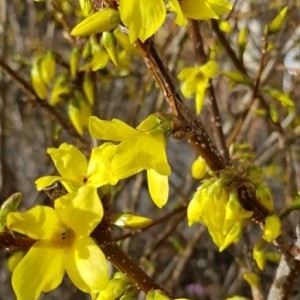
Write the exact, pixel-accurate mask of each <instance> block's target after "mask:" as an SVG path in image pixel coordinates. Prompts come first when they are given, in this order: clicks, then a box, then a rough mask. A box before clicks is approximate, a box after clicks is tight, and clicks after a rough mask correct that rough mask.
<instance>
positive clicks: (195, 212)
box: [187, 188, 209, 226]
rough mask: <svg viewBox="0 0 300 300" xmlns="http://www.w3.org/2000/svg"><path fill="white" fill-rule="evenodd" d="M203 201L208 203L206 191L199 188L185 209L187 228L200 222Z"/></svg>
mask: <svg viewBox="0 0 300 300" xmlns="http://www.w3.org/2000/svg"><path fill="white" fill-rule="evenodd" d="M205 201H209V199H208V197H207V194H206V190H205V189H201V188H200V189H199V190H197V191H196V192H195V194H194V195H193V198H192V200H191V202H190V203H189V206H188V208H187V218H188V222H189V226H192V225H193V224H194V223H195V222H201V221H202V218H201V217H202V213H203V203H204V202H205Z"/></svg>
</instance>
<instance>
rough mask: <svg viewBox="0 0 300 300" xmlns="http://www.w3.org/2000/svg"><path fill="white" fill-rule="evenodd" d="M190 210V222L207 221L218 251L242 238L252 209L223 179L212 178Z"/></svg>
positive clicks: (191, 204) (195, 197)
mask: <svg viewBox="0 0 300 300" xmlns="http://www.w3.org/2000/svg"><path fill="white" fill-rule="evenodd" d="M187 214H188V221H189V226H191V225H192V224H193V223H195V222H200V223H204V224H205V225H206V226H207V229H208V231H209V234H210V236H211V237H212V239H213V241H214V243H215V244H216V245H217V246H218V247H219V251H223V250H224V249H225V248H227V247H228V246H229V245H230V244H232V243H235V242H237V241H238V240H239V238H240V235H241V230H242V228H243V223H244V220H247V219H249V218H250V217H251V216H252V214H253V212H252V211H246V210H244V209H243V208H242V206H241V204H240V203H239V201H238V197H237V194H236V193H235V192H234V191H232V192H230V193H229V192H228V191H227V190H226V189H225V188H224V187H223V186H222V179H218V180H214V179H209V180H207V181H205V182H204V184H203V185H202V186H201V187H200V188H199V190H198V191H197V192H196V193H195V195H194V197H193V199H192V200H191V202H190V204H189V206H188V210H187Z"/></svg>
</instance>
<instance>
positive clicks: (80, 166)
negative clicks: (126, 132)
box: [36, 143, 118, 192]
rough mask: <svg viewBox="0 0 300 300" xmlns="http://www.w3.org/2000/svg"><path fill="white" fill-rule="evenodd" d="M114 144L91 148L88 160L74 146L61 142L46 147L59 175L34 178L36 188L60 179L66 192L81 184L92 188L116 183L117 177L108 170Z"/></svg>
mask: <svg viewBox="0 0 300 300" xmlns="http://www.w3.org/2000/svg"><path fill="white" fill-rule="evenodd" d="M114 150H115V149H114V146H113V145H112V144H109V143H105V144H103V145H101V146H100V147H96V148H94V149H93V150H92V153H91V157H90V160H89V161H87V159H86V157H85V155H84V154H83V153H82V152H80V151H79V150H78V149H77V148H76V147H75V146H73V145H70V144H67V143H63V144H61V145H60V147H59V148H58V149H57V148H48V150H47V152H48V153H49V154H50V156H51V158H52V160H53V162H54V164H55V166H56V169H57V171H58V173H59V174H60V175H61V176H44V177H41V178H39V179H38V180H36V186H37V189H38V190H41V189H43V188H45V187H47V186H50V185H51V184H52V183H54V182H55V181H60V182H61V183H62V184H63V185H64V187H65V188H66V190H67V191H68V192H75V191H77V189H78V188H79V187H81V186H83V185H88V186H91V187H94V188H98V187H100V186H103V185H106V184H112V185H113V184H116V183H117V182H118V179H117V178H116V177H115V176H113V174H112V173H111V172H110V168H109V164H110V160H111V157H112V156H113V154H114Z"/></svg>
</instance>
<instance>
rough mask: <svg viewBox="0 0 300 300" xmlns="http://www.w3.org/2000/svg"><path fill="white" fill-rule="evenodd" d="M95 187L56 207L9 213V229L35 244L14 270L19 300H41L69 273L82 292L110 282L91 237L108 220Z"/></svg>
mask: <svg viewBox="0 0 300 300" xmlns="http://www.w3.org/2000/svg"><path fill="white" fill-rule="evenodd" d="M94 193H96V189H94V188H92V187H89V186H83V187H81V188H80V189H79V190H78V192H76V193H70V194H74V197H73V198H72V201H70V199H69V197H65V196H63V197H60V198H59V199H57V200H56V201H55V209H53V208H51V207H46V206H35V207H34V208H32V209H30V210H28V211H27V212H24V213H20V212H12V213H10V214H9V215H8V219H7V227H8V229H9V230H12V231H15V232H19V233H22V234H24V235H27V236H28V237H30V238H32V239H34V240H36V242H35V243H34V244H33V246H32V247H31V248H30V249H29V251H28V252H27V253H26V254H25V256H24V258H23V259H22V260H21V261H20V262H19V264H18V265H17V266H16V268H15V269H14V272H13V275H12V285H13V289H14V291H15V293H16V295H17V299H18V300H28V299H31V300H36V299H38V297H39V296H40V294H41V293H42V292H49V291H51V290H53V289H55V288H57V287H58V285H59V284H60V283H61V282H62V279H63V276H64V274H65V272H67V274H68V276H69V278H70V279H71V281H72V282H73V283H74V285H76V286H77V287H78V288H79V289H81V290H82V291H84V292H87V293H96V292H99V291H100V290H102V289H103V288H105V286H106V284H107V283H108V276H109V273H108V265H107V262H106V259H105V256H104V254H103V253H102V251H101V250H100V248H99V247H98V246H97V245H96V244H95V242H94V241H93V239H92V238H91V237H90V236H89V235H90V234H91V232H92V231H93V230H94V229H95V227H96V226H97V224H99V223H100V221H101V219H102V217H103V208H102V205H101V202H100V201H98V199H97V198H96V197H95V196H94V195H93V194H94Z"/></svg>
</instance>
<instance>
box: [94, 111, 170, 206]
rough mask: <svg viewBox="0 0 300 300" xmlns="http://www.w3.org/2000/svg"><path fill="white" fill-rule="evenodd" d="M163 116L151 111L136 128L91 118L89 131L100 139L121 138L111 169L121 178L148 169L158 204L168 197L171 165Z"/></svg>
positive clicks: (152, 190) (153, 197)
mask: <svg viewBox="0 0 300 300" xmlns="http://www.w3.org/2000/svg"><path fill="white" fill-rule="evenodd" d="M159 122H160V120H159V118H158V117H156V116H155V115H150V116H149V117H148V118H147V119H145V120H144V121H143V122H142V123H141V124H140V125H139V126H138V127H137V128H136V129H135V128H133V127H130V126H129V125H127V124H126V123H124V122H122V121H120V120H117V119H113V120H111V121H105V120H100V119H98V118H97V117H91V118H90V124H89V131H90V134H91V135H92V136H93V137H94V138H97V139H102V140H109V141H113V142H119V144H116V145H115V151H114V155H113V157H112V160H111V164H110V166H111V172H112V174H114V176H116V177H117V178H119V179H123V178H127V177H130V176H132V175H134V174H137V173H139V172H141V171H143V170H146V171H147V177H148V185H149V192H150V195H151V197H152V200H153V201H154V202H155V204H156V205H157V206H158V207H162V206H163V205H164V204H165V203H166V201H167V198H168V190H169V186H168V175H170V173H171V168H170V166H169V164H168V162H167V156H166V141H165V137H164V132H163V129H162V127H160V126H159V125H161V124H160V123H159Z"/></svg>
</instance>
